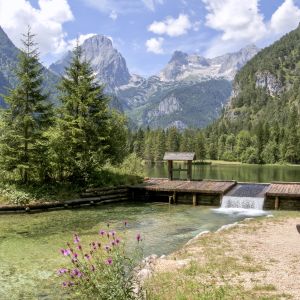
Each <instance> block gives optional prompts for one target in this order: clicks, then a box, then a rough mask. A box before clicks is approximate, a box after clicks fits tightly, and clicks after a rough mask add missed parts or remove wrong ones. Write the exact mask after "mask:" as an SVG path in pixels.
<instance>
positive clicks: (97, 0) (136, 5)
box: [81, 0, 164, 16]
mask: <svg viewBox="0 0 300 300" xmlns="http://www.w3.org/2000/svg"><path fill="white" fill-rule="evenodd" d="M81 1H83V2H85V3H86V4H87V5H90V6H92V7H94V8H96V9H98V10H99V11H100V12H102V13H105V14H108V15H109V16H110V15H111V14H112V12H114V13H115V14H117V15H122V14H128V13H133V12H135V13H137V12H140V11H141V10H142V9H144V8H145V7H146V8H147V9H149V10H151V11H154V10H155V7H156V6H157V5H158V4H163V3H164V0H130V1H128V0H81Z"/></svg>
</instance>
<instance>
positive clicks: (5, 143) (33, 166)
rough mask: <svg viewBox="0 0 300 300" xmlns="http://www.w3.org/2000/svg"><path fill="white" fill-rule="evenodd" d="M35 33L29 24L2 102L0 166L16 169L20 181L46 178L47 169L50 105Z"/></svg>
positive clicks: (6, 168) (9, 169)
mask: <svg viewBox="0 0 300 300" xmlns="http://www.w3.org/2000/svg"><path fill="white" fill-rule="evenodd" d="M34 36H35V35H34V34H32V33H31V30H30V27H28V30H27V33H26V34H23V39H22V43H23V49H22V51H21V52H20V54H19V63H18V66H17V68H16V70H15V73H16V77H17V85H16V87H15V88H13V89H11V90H9V93H8V96H6V97H5V102H6V103H7V105H8V108H7V109H5V110H2V112H1V134H0V154H1V155H0V157H1V162H0V163H1V167H2V168H4V170H6V171H9V172H13V173H14V172H15V171H17V172H18V173H19V175H20V177H21V179H22V181H23V182H25V183H27V182H28V181H29V179H30V180H33V179H36V176H39V177H40V178H39V179H45V176H46V171H47V166H46V164H47V156H46V148H47V139H46V137H45V135H44V133H45V131H46V130H47V128H48V127H49V126H50V123H51V122H50V121H51V112H52V106H51V104H50V102H48V101H47V100H48V96H47V95H45V94H44V93H43V90H42V84H43V75H42V72H43V67H42V65H41V64H40V63H39V52H38V49H37V45H36V43H35V42H34Z"/></svg>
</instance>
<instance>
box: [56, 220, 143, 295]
mask: <svg viewBox="0 0 300 300" xmlns="http://www.w3.org/2000/svg"><path fill="white" fill-rule="evenodd" d="M108 227H109V225H108ZM125 227H126V223H125ZM108 229H109V228H108ZM136 239H137V246H136V249H135V251H134V254H133V255H132V256H129V255H128V254H127V253H126V251H125V243H124V241H123V239H121V238H120V237H119V236H118V235H117V233H116V232H115V231H109V230H100V231H99V235H98V238H97V239H95V241H93V242H91V243H90V244H89V247H84V246H83V244H82V243H81V240H80V237H79V236H78V234H75V235H74V242H73V243H72V245H71V243H67V248H66V249H61V254H62V255H63V256H65V257H67V258H68V259H69V265H68V267H64V268H61V269H60V270H58V275H59V276H63V277H64V279H65V280H64V281H63V283H62V285H63V287H66V288H69V289H70V290H69V291H70V293H71V294H74V296H79V297H80V299H105V300H110V299H111V300H121V299H122V300H123V299H124V300H125V299H126V300H127V299H128V300H130V299H141V298H142V291H141V288H140V283H139V280H138V277H137V272H138V268H137V267H136V266H137V264H138V262H139V261H140V259H141V257H142V248H141V246H140V242H141V236H140V235H139V234H138V235H137V237H136Z"/></svg>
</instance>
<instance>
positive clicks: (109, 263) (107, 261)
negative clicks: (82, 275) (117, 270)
mask: <svg viewBox="0 0 300 300" xmlns="http://www.w3.org/2000/svg"><path fill="white" fill-rule="evenodd" d="M105 263H106V264H107V265H111V264H112V263H113V260H112V258H108V259H107V260H106V261H105Z"/></svg>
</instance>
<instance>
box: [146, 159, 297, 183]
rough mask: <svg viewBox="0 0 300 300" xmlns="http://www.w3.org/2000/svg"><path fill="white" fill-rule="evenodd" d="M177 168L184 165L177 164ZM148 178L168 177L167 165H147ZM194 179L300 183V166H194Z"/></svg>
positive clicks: (179, 175)
mask: <svg viewBox="0 0 300 300" xmlns="http://www.w3.org/2000/svg"><path fill="white" fill-rule="evenodd" d="M175 166H176V168H178V167H179V166H181V167H182V168H185V166H184V165H183V164H179V163H178V164H175ZM145 168H146V174H147V176H148V177H167V176H168V172H167V165H166V164H156V165H146V166H145ZM175 176H176V178H182V179H183V178H185V176H186V173H185V172H181V174H179V172H175ZM193 179H219V180H237V181H240V182H272V181H289V182H294V181H297V182H300V166H285V165H276V166H270V165H247V164H245V165H244V164H242V165H238V164H217V163H215V164H211V165H193Z"/></svg>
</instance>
